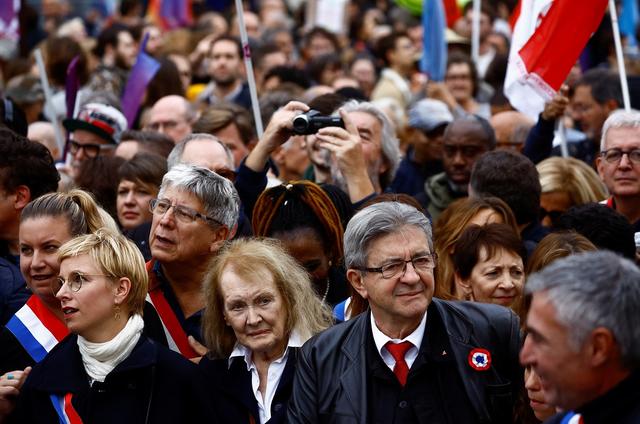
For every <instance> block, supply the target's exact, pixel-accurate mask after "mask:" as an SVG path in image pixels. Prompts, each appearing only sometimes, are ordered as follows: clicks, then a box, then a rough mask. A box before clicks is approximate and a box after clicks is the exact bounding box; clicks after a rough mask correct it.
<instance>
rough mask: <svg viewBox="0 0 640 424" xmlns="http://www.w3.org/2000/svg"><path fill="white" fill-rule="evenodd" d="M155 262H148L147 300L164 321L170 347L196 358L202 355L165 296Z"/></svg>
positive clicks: (188, 357)
mask: <svg viewBox="0 0 640 424" xmlns="http://www.w3.org/2000/svg"><path fill="white" fill-rule="evenodd" d="M154 263H155V261H149V262H147V272H148V274H149V293H148V294H147V301H148V302H149V303H151V304H152V305H153V307H154V308H155V310H156V312H158V316H159V317H160V322H162V329H163V330H164V334H165V336H167V343H168V344H169V349H171V350H173V351H175V352H178V353H180V354H181V355H182V356H184V357H185V358H187V359H191V358H196V357H198V356H200V355H198V354H197V353H196V351H195V350H193V348H192V347H191V345H190V344H189V339H188V338H187V333H185V331H184V329H183V328H182V325H180V321H179V320H178V317H177V316H176V314H175V313H174V312H173V309H171V306H170V305H169V302H167V299H166V298H165V297H164V293H163V292H162V288H161V287H160V283H159V282H158V279H157V277H156V273H155V271H154V269H153V266H154Z"/></svg>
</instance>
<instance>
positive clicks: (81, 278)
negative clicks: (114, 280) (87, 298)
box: [51, 271, 111, 296]
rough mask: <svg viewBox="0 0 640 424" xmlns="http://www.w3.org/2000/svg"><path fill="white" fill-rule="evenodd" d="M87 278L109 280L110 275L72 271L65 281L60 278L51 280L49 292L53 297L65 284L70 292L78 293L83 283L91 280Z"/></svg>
mask: <svg viewBox="0 0 640 424" xmlns="http://www.w3.org/2000/svg"><path fill="white" fill-rule="evenodd" d="M87 277H107V278H111V276H110V275H106V274H85V273H82V272H78V271H74V272H72V273H70V274H69V278H67V279H66V280H65V279H64V278H62V277H58V278H56V279H55V280H53V282H52V283H51V292H53V295H54V296H55V295H56V294H58V292H59V291H60V289H61V288H62V286H64V285H65V283H66V284H67V286H68V287H69V289H70V290H71V291H73V292H78V291H80V289H81V288H82V285H83V284H84V283H87V282H91V280H90V279H89V278H87Z"/></svg>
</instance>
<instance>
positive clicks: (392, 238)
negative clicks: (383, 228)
mask: <svg viewBox="0 0 640 424" xmlns="http://www.w3.org/2000/svg"><path fill="white" fill-rule="evenodd" d="M404 249H408V250H409V251H411V252H415V251H429V242H428V240H427V235H426V234H425V233H424V231H423V230H422V229H421V228H419V227H416V226H414V225H405V226H403V227H401V228H398V229H397V230H395V231H392V232H390V233H387V234H382V235H380V236H378V237H376V238H374V239H373V240H372V241H371V242H370V243H369V245H368V249H367V250H368V251H367V256H369V257H370V258H374V259H380V258H381V259H384V258H390V257H399V256H404Z"/></svg>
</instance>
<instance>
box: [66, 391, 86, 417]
mask: <svg viewBox="0 0 640 424" xmlns="http://www.w3.org/2000/svg"><path fill="white" fill-rule="evenodd" d="M72 396H73V395H72V394H71V393H67V394H66V395H64V412H65V414H67V417H68V418H69V423H70V424H82V418H80V415H78V412H77V411H76V410H75V408H74V407H73V405H72V404H71V398H72Z"/></svg>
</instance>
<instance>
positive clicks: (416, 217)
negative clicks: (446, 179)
mask: <svg viewBox="0 0 640 424" xmlns="http://www.w3.org/2000/svg"><path fill="white" fill-rule="evenodd" d="M406 226H414V227H417V228H419V229H421V230H422V231H424V234H425V235H426V236H427V242H428V244H429V251H431V252H433V239H432V236H431V223H430V222H429V219H428V218H427V217H426V216H425V214H424V213H422V212H420V211H418V210H417V209H416V208H414V207H413V206H409V205H407V204H404V203H399V202H381V203H375V204H373V205H371V206H368V207H366V208H364V209H362V210H361V211H360V212H358V213H357V214H355V215H354V216H353V218H351V220H350V221H349V224H347V229H346V230H345V232H344V262H345V266H346V267H347V268H362V267H365V266H367V258H368V256H369V246H370V244H371V243H372V242H373V241H374V240H376V239H378V238H379V237H382V236H386V235H387V234H392V233H394V232H396V231H398V230H400V229H401V228H403V227H406Z"/></svg>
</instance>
